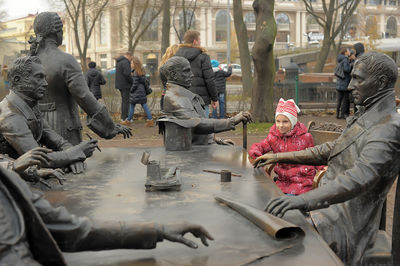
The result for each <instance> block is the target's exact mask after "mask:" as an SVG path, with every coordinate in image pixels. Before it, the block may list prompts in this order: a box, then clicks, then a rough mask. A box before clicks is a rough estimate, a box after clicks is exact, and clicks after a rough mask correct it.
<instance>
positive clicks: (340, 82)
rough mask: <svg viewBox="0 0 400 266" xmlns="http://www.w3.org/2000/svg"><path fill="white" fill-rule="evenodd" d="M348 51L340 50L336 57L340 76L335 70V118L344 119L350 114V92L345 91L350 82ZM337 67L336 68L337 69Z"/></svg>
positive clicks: (350, 65)
mask: <svg viewBox="0 0 400 266" xmlns="http://www.w3.org/2000/svg"><path fill="white" fill-rule="evenodd" d="M349 57H350V51H349V49H348V48H342V49H341V50H340V54H339V56H338V67H340V68H341V69H340V70H341V71H340V72H341V74H340V75H342V77H340V75H338V74H337V73H336V72H338V71H337V69H335V76H336V91H337V95H338V97H337V105H336V118H338V119H345V118H347V117H348V116H349V114H350V99H349V96H350V91H349V90H348V89H347V87H348V86H349V83H350V80H351V75H350V73H351V70H352V68H353V67H352V63H351V62H350V59H349ZM338 67H337V68H338Z"/></svg>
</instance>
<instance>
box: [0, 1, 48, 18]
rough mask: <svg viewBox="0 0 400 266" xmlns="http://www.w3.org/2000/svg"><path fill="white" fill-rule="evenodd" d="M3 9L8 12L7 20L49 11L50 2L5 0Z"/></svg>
mask: <svg viewBox="0 0 400 266" xmlns="http://www.w3.org/2000/svg"><path fill="white" fill-rule="evenodd" d="M0 8H1V9H3V10H5V11H6V12H7V17H6V20H9V19H14V18H20V17H25V16H26V15H28V14H32V13H36V12H42V11H49V10H50V5H49V3H48V0H3V6H1V7H0Z"/></svg>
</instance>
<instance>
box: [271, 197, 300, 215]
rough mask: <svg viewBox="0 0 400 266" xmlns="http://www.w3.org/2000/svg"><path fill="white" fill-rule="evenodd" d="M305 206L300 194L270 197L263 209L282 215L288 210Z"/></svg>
mask: <svg viewBox="0 0 400 266" xmlns="http://www.w3.org/2000/svg"><path fill="white" fill-rule="evenodd" d="M306 208H307V202H306V201H305V200H304V199H303V198H302V197H301V196H280V197H277V198H273V199H271V200H270V201H269V202H268V203H267V207H266V208H265V211H266V212H268V213H270V214H272V215H275V216H278V217H283V215H285V213H286V212H287V211H288V210H294V209H296V210H303V211H305V210H306Z"/></svg>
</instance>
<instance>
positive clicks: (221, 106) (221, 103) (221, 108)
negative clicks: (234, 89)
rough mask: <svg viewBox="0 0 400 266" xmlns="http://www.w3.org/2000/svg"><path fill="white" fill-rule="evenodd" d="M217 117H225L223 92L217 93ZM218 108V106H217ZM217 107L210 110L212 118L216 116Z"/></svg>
mask: <svg viewBox="0 0 400 266" xmlns="http://www.w3.org/2000/svg"><path fill="white" fill-rule="evenodd" d="M218 105H219V118H225V93H218ZM217 108H218V107H217ZM217 108H215V109H213V111H212V118H215V119H217V118H218V112H217Z"/></svg>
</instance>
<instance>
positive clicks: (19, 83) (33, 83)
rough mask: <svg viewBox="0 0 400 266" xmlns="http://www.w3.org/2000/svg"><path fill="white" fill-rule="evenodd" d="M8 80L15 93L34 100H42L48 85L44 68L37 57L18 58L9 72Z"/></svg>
mask: <svg viewBox="0 0 400 266" xmlns="http://www.w3.org/2000/svg"><path fill="white" fill-rule="evenodd" d="M8 80H9V81H10V83H11V89H12V90H13V91H15V92H16V93H18V94H23V95H24V96H25V97H28V98H29V99H32V100H40V99H42V98H43V96H44V94H45V92H46V89H47V85H48V84H47V81H46V76H45V73H44V68H43V66H42V64H41V62H40V59H39V58H38V57H36V56H25V57H19V58H17V59H16V60H15V61H14V62H13V64H12V66H11V67H10V69H9V70H8Z"/></svg>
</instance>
